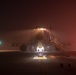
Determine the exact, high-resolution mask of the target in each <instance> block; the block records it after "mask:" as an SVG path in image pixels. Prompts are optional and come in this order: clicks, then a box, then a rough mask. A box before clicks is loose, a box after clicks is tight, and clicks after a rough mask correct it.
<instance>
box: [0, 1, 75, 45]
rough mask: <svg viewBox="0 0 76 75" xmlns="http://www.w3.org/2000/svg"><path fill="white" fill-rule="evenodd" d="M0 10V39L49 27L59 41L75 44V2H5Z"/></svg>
mask: <svg viewBox="0 0 76 75" xmlns="http://www.w3.org/2000/svg"><path fill="white" fill-rule="evenodd" d="M0 8H1V10H0V38H2V37H6V38H7V39H8V37H9V36H10V35H9V34H11V33H10V32H11V31H23V30H24V31H26V30H28V29H33V28H36V27H46V28H49V27H50V26H51V27H52V29H53V31H54V32H55V33H56V36H57V37H58V38H59V39H61V40H62V41H64V42H71V43H76V2H75V1H74V2H73V1H67V0H66V1H64V0H63V1H61V0H60V1H57V0H56V1H55V0H49V1H47V0H46V1H41V0H35V1H32V0H30V1H23V2H22V1H9V2H7V1H5V2H1V7H0ZM7 32H9V33H8V34H7ZM13 34H14V33H13ZM13 34H11V35H12V36H13ZM7 35H8V37H7ZM74 45H75V44H74Z"/></svg>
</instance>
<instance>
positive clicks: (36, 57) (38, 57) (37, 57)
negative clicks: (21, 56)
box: [33, 56, 47, 60]
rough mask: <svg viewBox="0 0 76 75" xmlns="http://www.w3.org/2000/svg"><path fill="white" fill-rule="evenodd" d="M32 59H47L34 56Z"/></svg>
mask: <svg viewBox="0 0 76 75" xmlns="http://www.w3.org/2000/svg"><path fill="white" fill-rule="evenodd" d="M33 59H40V60H42V59H47V58H46V57H45V56H43V57H38V56H35V57H34V58H33Z"/></svg>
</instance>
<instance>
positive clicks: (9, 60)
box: [0, 52, 76, 75]
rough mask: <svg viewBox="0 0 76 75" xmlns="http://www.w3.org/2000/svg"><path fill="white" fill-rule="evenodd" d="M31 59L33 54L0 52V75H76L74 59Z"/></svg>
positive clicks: (53, 56)
mask: <svg viewBox="0 0 76 75" xmlns="http://www.w3.org/2000/svg"><path fill="white" fill-rule="evenodd" d="M46 57H47V59H33V58H34V54H33V53H25V52H0V75H76V59H72V58H70V57H69V58H68V57H65V56H60V55H59V54H57V55H51V54H47V55H46Z"/></svg>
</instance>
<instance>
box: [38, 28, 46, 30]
mask: <svg viewBox="0 0 76 75" xmlns="http://www.w3.org/2000/svg"><path fill="white" fill-rule="evenodd" d="M38 30H42V31H43V30H46V29H45V28H38Z"/></svg>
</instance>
